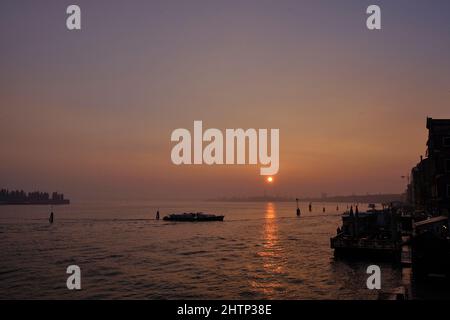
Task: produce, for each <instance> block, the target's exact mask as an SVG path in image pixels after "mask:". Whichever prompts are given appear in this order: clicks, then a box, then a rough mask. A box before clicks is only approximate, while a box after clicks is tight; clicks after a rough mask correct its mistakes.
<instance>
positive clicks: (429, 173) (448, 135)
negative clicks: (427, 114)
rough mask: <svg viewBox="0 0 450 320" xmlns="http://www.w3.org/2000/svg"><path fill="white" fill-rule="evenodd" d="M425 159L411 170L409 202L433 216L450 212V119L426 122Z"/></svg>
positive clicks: (428, 120)
mask: <svg viewBox="0 0 450 320" xmlns="http://www.w3.org/2000/svg"><path fill="white" fill-rule="evenodd" d="M427 129H428V140H427V153H426V157H425V159H422V158H421V161H420V162H419V163H418V164H417V165H416V166H415V167H414V168H413V169H412V170H411V182H410V185H409V186H408V191H407V192H408V198H409V201H410V202H411V203H412V204H413V205H414V206H415V207H416V208H417V209H419V210H424V211H427V212H428V213H431V214H433V215H442V214H444V215H447V216H448V214H449V212H450V119H432V118H427Z"/></svg>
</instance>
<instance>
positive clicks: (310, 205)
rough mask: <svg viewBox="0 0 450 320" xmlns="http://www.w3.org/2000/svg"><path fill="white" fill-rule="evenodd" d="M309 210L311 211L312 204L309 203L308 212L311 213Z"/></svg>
mask: <svg viewBox="0 0 450 320" xmlns="http://www.w3.org/2000/svg"><path fill="white" fill-rule="evenodd" d="M311 210H312V203H311V202H310V203H309V212H311Z"/></svg>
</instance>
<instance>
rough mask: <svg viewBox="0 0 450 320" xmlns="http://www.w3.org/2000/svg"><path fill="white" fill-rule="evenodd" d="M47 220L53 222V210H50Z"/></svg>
mask: <svg viewBox="0 0 450 320" xmlns="http://www.w3.org/2000/svg"><path fill="white" fill-rule="evenodd" d="M48 222H50V224H52V223H53V211H52V212H50V218H48Z"/></svg>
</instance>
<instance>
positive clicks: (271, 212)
mask: <svg viewBox="0 0 450 320" xmlns="http://www.w3.org/2000/svg"><path fill="white" fill-rule="evenodd" d="M264 218H265V222H264V227H263V234H262V240H263V243H262V246H261V250H260V251H259V252H258V253H257V255H258V257H260V258H261V260H262V261H261V262H262V274H261V275H260V276H259V277H258V280H257V281H253V282H252V286H253V287H254V288H255V289H256V290H258V291H260V292H262V293H264V294H265V295H266V296H268V297H269V298H270V297H271V296H274V294H275V293H276V292H279V291H282V290H283V287H282V285H281V284H280V282H281V281H280V277H281V276H282V274H283V273H284V261H285V259H284V258H283V250H282V247H281V245H280V239H279V233H278V221H277V212H276V207H275V204H274V203H272V202H269V203H267V204H266V208H265V214H264Z"/></svg>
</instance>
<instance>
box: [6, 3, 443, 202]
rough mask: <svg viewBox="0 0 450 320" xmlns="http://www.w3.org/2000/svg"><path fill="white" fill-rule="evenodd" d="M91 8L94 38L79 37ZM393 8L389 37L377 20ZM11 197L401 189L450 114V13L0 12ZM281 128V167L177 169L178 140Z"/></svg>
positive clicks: (304, 8) (210, 7)
mask: <svg viewBox="0 0 450 320" xmlns="http://www.w3.org/2000/svg"><path fill="white" fill-rule="evenodd" d="M70 4H78V5H79V6H80V8H81V19H82V30H81V31H68V30H67V29H66V18H67V15H66V12H65V11H66V8H67V6H68V5H70ZM370 4H377V5H379V6H380V7H381V12H382V13H381V17H382V29H381V30H379V31H369V30H368V29H367V28H366V18H367V15H366V13H365V11H366V8H367V7H368V6H369V5H370ZM0 40H1V46H0V136H1V137H2V138H1V139H0V161H1V166H0V187H7V188H9V189H24V190H26V191H32V190H42V191H44V190H45V191H59V192H64V193H65V194H66V195H67V196H68V197H70V198H71V199H75V200H83V199H97V198H98V199H110V198H117V199H166V198H174V199H175V198H193V199H194V198H195V199H204V198H211V197H218V196H250V195H261V194H263V192H268V193H271V194H280V195H286V196H296V197H302V196H316V195H319V194H320V193H322V192H325V193H328V194H329V195H345V194H353V193H355V194H366V193H391V192H392V193H400V192H403V191H404V188H405V183H406V181H405V179H402V178H401V176H403V175H407V174H408V172H409V171H410V169H411V168H412V167H413V166H414V165H415V164H416V163H417V162H418V161H419V157H420V155H424V154H425V149H426V146H425V143H426V139H427V131H426V128H425V122H426V117H427V116H430V117H433V118H450V108H449V107H450V59H449V57H450V2H449V1H448V0H433V1H429V0H427V1H425V0H423V1H422V0H421V1H403V0H396V1H375V0H374V1H362V0H343V1H336V0H328V1H325V0H314V1H300V0H296V1H288V0H280V1H267V0H258V1H256V0H241V1H236V0H229V1H225V0H216V1H206V0H205V1H200V0H189V1H181V0H180V1H170V0H163V1H135V0H133V1H101V0H96V1H81V0H77V1H39V2H37V1H22V0H13V1H11V0H2V1H1V3H0ZM194 120H202V121H203V126H204V127H205V128H218V129H221V130H225V129H226V128H244V129H246V128H256V129H258V128H268V129H269V128H278V129H279V130H280V170H279V173H278V174H277V175H276V176H275V177H274V182H273V183H272V184H271V185H268V184H267V183H265V181H264V177H262V176H260V174H259V165H256V166H255V165H253V166H206V165H201V166H176V165H174V164H172V162H171V158H170V153H171V149H172V147H173V146H174V143H172V142H171V141H170V136H171V133H172V131H173V130H175V129H177V128H187V129H189V130H191V131H192V130H193V122H194Z"/></svg>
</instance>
